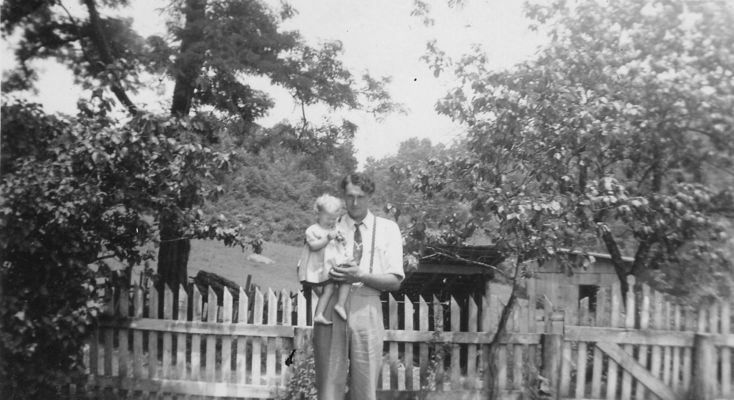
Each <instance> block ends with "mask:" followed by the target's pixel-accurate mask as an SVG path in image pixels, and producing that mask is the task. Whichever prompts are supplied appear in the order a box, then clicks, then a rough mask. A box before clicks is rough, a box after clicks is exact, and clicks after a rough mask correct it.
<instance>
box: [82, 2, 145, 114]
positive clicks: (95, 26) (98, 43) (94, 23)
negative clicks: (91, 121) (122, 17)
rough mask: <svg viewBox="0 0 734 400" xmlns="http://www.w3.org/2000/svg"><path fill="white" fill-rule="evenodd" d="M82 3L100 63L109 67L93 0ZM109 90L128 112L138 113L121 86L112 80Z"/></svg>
mask: <svg viewBox="0 0 734 400" xmlns="http://www.w3.org/2000/svg"><path fill="white" fill-rule="evenodd" d="M84 5H85V6H86V7H87V11H88V12H89V24H90V26H91V28H92V34H91V35H90V40H91V41H92V43H93V44H94V46H95V47H96V48H97V52H98V53H99V57H100V59H101V61H102V63H103V64H104V65H105V66H106V67H109V66H111V65H112V64H114V59H113V58H112V52H111V51H110V47H109V44H108V43H107V40H106V39H105V32H104V29H102V23H101V21H100V17H99V12H98V11H97V5H96V4H95V2H94V0H84ZM90 62H91V60H90ZM112 74H113V75H114V76H115V80H117V81H122V79H121V77H119V76H117V73H116V72H115V71H112ZM110 90H112V93H114V95H115V97H117V99H118V100H119V101H120V103H122V104H123V105H124V106H125V108H127V110H128V112H130V114H133V115H135V114H137V113H138V108H137V107H136V106H135V104H134V103H133V102H132V100H130V97H128V95H127V92H125V89H123V88H122V86H120V85H118V84H116V83H114V82H112V83H110Z"/></svg>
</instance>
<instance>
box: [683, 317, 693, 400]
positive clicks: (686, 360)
mask: <svg viewBox="0 0 734 400" xmlns="http://www.w3.org/2000/svg"><path fill="white" fill-rule="evenodd" d="M684 321H685V322H684V325H685V326H686V329H687V330H693V329H694V325H695V324H694V319H693V310H691V309H687V310H686V313H685V315H684ZM692 353H693V349H692V348H690V347H684V348H683V379H682V385H683V387H682V388H681V389H682V390H683V391H687V390H688V388H689V387H690V384H691V375H692V373H693V371H692V369H691V368H692V361H693V358H692Z"/></svg>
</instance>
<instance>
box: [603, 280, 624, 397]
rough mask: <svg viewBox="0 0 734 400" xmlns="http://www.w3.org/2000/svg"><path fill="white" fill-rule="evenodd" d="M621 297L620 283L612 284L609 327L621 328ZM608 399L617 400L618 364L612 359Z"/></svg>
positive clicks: (608, 381)
mask: <svg viewBox="0 0 734 400" xmlns="http://www.w3.org/2000/svg"><path fill="white" fill-rule="evenodd" d="M620 297H621V287H620V284H619V282H615V283H614V284H612V289H611V307H610V314H609V326H611V327H614V328H616V327H618V326H619V306H620ZM607 362H608V365H607V393H606V395H607V399H616V398H617V376H618V374H617V372H618V371H617V370H618V366H617V362H616V361H614V360H612V359H611V358H610V357H607Z"/></svg>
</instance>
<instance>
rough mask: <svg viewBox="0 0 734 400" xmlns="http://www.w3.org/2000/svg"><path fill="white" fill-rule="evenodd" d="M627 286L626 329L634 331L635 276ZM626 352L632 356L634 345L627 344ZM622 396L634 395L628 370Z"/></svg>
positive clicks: (627, 397) (628, 278)
mask: <svg viewBox="0 0 734 400" xmlns="http://www.w3.org/2000/svg"><path fill="white" fill-rule="evenodd" d="M627 285H629V288H628V289H627V293H626V296H625V297H626V301H625V305H626V306H625V314H624V315H625V318H624V327H625V328H627V329H634V327H635V314H636V311H637V308H636V304H635V277H634V275H627ZM623 349H624V352H625V353H627V354H629V355H630V356H631V355H632V351H633V348H632V345H631V344H625V345H624V346H623ZM621 389H622V394H621V398H622V400H629V399H630V396H631V394H632V374H630V373H629V372H628V371H627V370H626V369H624V370H623V371H622V388H621Z"/></svg>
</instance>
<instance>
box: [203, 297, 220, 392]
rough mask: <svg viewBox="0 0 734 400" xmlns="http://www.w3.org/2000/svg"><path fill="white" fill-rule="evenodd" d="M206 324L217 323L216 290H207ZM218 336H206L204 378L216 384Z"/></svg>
mask: <svg viewBox="0 0 734 400" xmlns="http://www.w3.org/2000/svg"><path fill="white" fill-rule="evenodd" d="M206 322H217V295H216V293H214V289H212V288H211V287H209V288H207V295H206ZM216 340H217V339H216V336H214V335H206V363H205V365H204V377H205V379H206V380H207V381H208V382H214V380H215V379H216V376H217V364H216V363H217V361H216V360H217V355H216V353H215V352H216V348H217V347H216V344H217V343H216Z"/></svg>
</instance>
